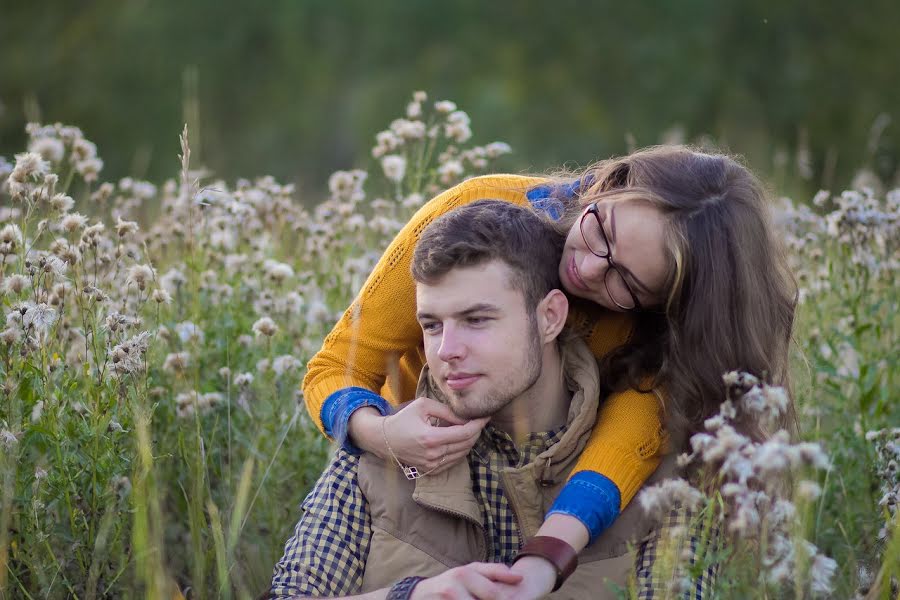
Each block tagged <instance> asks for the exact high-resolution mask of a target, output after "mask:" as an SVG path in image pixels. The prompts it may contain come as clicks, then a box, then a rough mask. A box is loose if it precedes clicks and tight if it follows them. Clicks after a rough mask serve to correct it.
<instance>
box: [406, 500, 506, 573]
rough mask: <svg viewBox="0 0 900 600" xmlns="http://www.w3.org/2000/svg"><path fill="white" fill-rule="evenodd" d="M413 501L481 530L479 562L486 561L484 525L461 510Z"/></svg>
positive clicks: (486, 546)
mask: <svg viewBox="0 0 900 600" xmlns="http://www.w3.org/2000/svg"><path fill="white" fill-rule="evenodd" d="M413 501H414V502H415V503H416V504H418V505H419V506H421V507H423V508H427V509H428V510H433V511H435V512H439V513H444V514H445V515H451V516H454V517H457V518H460V519H462V520H463V521H468V522H469V523H471V524H472V525H474V526H475V527H477V528H478V529H480V530H481V560H480V561H479V562H487V558H488V550H487V549H488V539H487V529H485V528H484V525H483V524H481V523H479V522H478V521H476V520H475V519H472V518H470V517H469V515H466V514H463V513H461V512H457V511H455V510H450V509H449V508H443V507H441V506H434V505H432V504H427V503H425V502H419V501H418V500H416V499H415V498H413Z"/></svg>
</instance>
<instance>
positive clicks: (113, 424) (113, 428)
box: [106, 419, 125, 433]
mask: <svg viewBox="0 0 900 600" xmlns="http://www.w3.org/2000/svg"><path fill="white" fill-rule="evenodd" d="M106 430H107V431H109V432H110V433H125V429H124V428H123V427H122V425H121V423H119V422H118V421H116V420H115V419H113V420H112V421H110V422H109V425H107V426H106Z"/></svg>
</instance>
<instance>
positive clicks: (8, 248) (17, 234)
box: [0, 223, 22, 255]
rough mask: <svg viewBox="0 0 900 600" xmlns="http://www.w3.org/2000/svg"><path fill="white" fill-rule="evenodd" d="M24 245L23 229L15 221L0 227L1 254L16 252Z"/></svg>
mask: <svg viewBox="0 0 900 600" xmlns="http://www.w3.org/2000/svg"><path fill="white" fill-rule="evenodd" d="M21 246H22V230H21V229H19V226H18V225H16V224H14V223H8V224H6V225H4V226H3V229H0V255H3V254H15V253H16V252H17V251H18V249H19V247H21Z"/></svg>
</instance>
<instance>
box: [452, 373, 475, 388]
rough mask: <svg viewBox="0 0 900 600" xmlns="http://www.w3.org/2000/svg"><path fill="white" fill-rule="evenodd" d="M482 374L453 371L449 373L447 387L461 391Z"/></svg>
mask: <svg viewBox="0 0 900 600" xmlns="http://www.w3.org/2000/svg"><path fill="white" fill-rule="evenodd" d="M479 377H481V375H478V374H474V373H452V374H450V375H447V377H446V380H447V387H449V388H450V389H451V390H454V391H459V390H462V389H465V388H467V387H469V386H470V385H472V384H473V383H475V382H476V381H477V380H478V378H479Z"/></svg>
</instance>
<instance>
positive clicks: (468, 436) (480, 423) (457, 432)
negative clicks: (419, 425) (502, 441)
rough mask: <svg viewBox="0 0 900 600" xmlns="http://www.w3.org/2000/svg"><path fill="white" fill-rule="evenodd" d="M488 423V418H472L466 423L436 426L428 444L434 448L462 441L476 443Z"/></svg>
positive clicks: (429, 436) (430, 433)
mask: <svg viewBox="0 0 900 600" xmlns="http://www.w3.org/2000/svg"><path fill="white" fill-rule="evenodd" d="M486 423H487V420H486V419H472V420H471V421H469V422H468V423H466V424H465V425H450V426H448V427H434V428H433V429H432V430H431V431H430V432H429V434H428V443H427V446H429V447H432V448H434V447H437V446H447V445H450V444H459V443H462V442H469V444H470V445H471V444H474V443H475V440H477V439H478V436H479V435H481V430H482V429H484V426H485V424H486Z"/></svg>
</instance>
